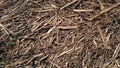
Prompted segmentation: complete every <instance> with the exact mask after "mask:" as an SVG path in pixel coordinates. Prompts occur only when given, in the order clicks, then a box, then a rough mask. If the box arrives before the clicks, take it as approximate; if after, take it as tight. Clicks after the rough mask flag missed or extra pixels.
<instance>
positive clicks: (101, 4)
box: [98, 0, 105, 10]
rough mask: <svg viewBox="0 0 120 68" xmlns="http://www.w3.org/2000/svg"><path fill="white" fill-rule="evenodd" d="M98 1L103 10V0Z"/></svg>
mask: <svg viewBox="0 0 120 68" xmlns="http://www.w3.org/2000/svg"><path fill="white" fill-rule="evenodd" d="M98 2H99V3H100V8H101V10H103V9H104V8H105V7H104V5H103V3H102V1H101V0H98Z"/></svg>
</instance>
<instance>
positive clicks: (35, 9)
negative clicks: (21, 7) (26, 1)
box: [31, 8, 53, 13]
mask: <svg viewBox="0 0 120 68" xmlns="http://www.w3.org/2000/svg"><path fill="white" fill-rule="evenodd" d="M31 11H33V12H40V13H42V12H49V11H53V9H44V10H42V9H38V8H33V9H31Z"/></svg>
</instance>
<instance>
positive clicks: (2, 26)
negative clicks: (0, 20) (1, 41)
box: [0, 24, 10, 35]
mask: <svg viewBox="0 0 120 68" xmlns="http://www.w3.org/2000/svg"><path fill="white" fill-rule="evenodd" d="M0 27H1V28H2V29H3V30H4V31H5V33H6V34H7V35H9V34H10V33H9V31H8V29H7V28H6V27H5V26H4V25H2V24H0Z"/></svg>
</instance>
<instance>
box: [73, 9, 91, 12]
mask: <svg viewBox="0 0 120 68" xmlns="http://www.w3.org/2000/svg"><path fill="white" fill-rule="evenodd" d="M73 11H74V12H92V11H93V10H92V9H74V10H73Z"/></svg>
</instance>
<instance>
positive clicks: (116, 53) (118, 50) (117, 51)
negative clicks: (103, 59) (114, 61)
mask: <svg viewBox="0 0 120 68" xmlns="http://www.w3.org/2000/svg"><path fill="white" fill-rule="evenodd" d="M119 52H120V44H118V46H117V47H116V49H115V51H114V53H113V56H112V57H114V58H116V57H117V56H118V53H119Z"/></svg>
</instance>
